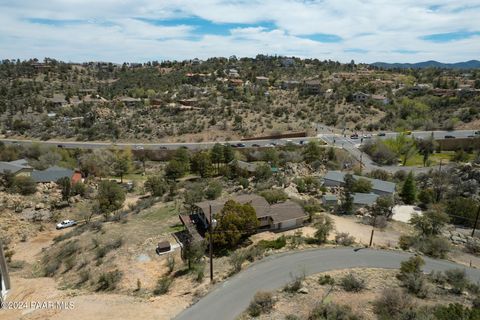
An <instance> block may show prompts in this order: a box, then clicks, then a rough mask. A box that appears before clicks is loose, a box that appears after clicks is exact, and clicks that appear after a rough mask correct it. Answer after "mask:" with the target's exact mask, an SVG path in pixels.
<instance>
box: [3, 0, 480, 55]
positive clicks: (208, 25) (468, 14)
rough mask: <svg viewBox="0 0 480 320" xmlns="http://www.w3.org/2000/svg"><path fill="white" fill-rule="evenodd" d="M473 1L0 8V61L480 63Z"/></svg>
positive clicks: (180, 0) (27, 0)
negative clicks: (279, 58) (267, 58)
mask: <svg viewBox="0 0 480 320" xmlns="http://www.w3.org/2000/svg"><path fill="white" fill-rule="evenodd" d="M479 52H480V0H457V1H451V0H416V1H413V0H398V1H380V0H341V1H339V0H319V1H315V0H308V1H305V0H251V1H248V0H235V1H225V0H201V1H198V0H197V1H192V0H162V1H159V0H122V1H117V0H50V1H38V0H19V1H13V0H11V1H6V0H0V58H2V59H6V58H20V59H28V58H31V57H37V58H40V59H41V58H43V57H54V58H58V59H62V60H66V61H91V60H102V61H113V62H123V61H132V62H133V61H135V62H143V61H148V60H166V59H169V60H183V59H192V58H195V57H198V58H202V59H204V58H208V57H212V56H230V55H236V56H239V57H240V56H255V55H257V54H272V55H273V54H276V55H287V56H291V55H295V56H299V57H313V58H319V59H332V60H339V61H342V62H349V61H350V60H351V59H354V60H355V61H358V62H375V61H387V62H417V61H423V60H432V59H433V60H439V61H443V62H456V61H463V60H470V59H480V56H479Z"/></svg>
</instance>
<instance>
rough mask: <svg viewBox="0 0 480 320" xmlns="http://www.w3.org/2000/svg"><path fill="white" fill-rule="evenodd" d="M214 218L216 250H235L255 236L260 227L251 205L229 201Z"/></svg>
mask: <svg viewBox="0 0 480 320" xmlns="http://www.w3.org/2000/svg"><path fill="white" fill-rule="evenodd" d="M214 218H215V219H216V220H217V226H216V228H215V230H214V232H213V235H212V241H213V243H214V248H215V250H222V249H233V248H235V247H236V246H237V245H238V244H239V243H240V242H241V241H242V239H244V238H245V237H248V236H249V235H252V234H254V233H255V232H256V230H257V227H258V220H257V215H256V212H255V209H254V208H253V207H252V206H251V205H250V204H249V203H247V204H240V203H237V202H235V201H233V200H229V201H227V202H226V203H225V205H224V207H223V209H222V211H221V212H220V213H218V214H215V216H214ZM208 236H210V235H208Z"/></svg>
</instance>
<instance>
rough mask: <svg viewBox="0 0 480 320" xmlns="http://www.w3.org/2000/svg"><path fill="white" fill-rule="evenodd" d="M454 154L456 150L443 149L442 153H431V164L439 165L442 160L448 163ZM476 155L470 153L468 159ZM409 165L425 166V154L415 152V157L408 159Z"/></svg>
mask: <svg viewBox="0 0 480 320" xmlns="http://www.w3.org/2000/svg"><path fill="white" fill-rule="evenodd" d="M454 154H455V152H453V151H443V152H440V153H434V154H432V155H430V157H429V158H428V160H429V161H430V165H432V166H435V165H439V164H440V161H441V162H442V163H443V164H446V163H448V162H450V161H451V159H452V157H453V155H454ZM474 157H475V156H474V154H469V155H468V161H471V160H473V158H474ZM407 166H408V167H422V166H423V156H422V155H421V154H418V153H417V154H415V155H414V156H413V157H411V158H410V159H408V161H407Z"/></svg>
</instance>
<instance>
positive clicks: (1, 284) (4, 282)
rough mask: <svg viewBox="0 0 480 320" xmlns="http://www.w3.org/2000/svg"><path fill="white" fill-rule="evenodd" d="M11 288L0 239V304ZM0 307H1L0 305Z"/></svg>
mask: <svg viewBox="0 0 480 320" xmlns="http://www.w3.org/2000/svg"><path fill="white" fill-rule="evenodd" d="M10 289H11V285H10V277H9V275H8V268H7V260H6V259H5V254H4V253H3V243H2V241H1V240H0V304H1V303H2V302H3V301H5V299H6V297H7V293H8V291H9V290H10ZM0 309H1V307H0Z"/></svg>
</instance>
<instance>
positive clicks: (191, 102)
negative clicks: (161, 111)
mask: <svg viewBox="0 0 480 320" xmlns="http://www.w3.org/2000/svg"><path fill="white" fill-rule="evenodd" d="M178 103H180V104H181V105H182V106H189V107H194V106H195V105H196V104H197V103H198V99H197V98H190V99H182V100H178Z"/></svg>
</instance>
